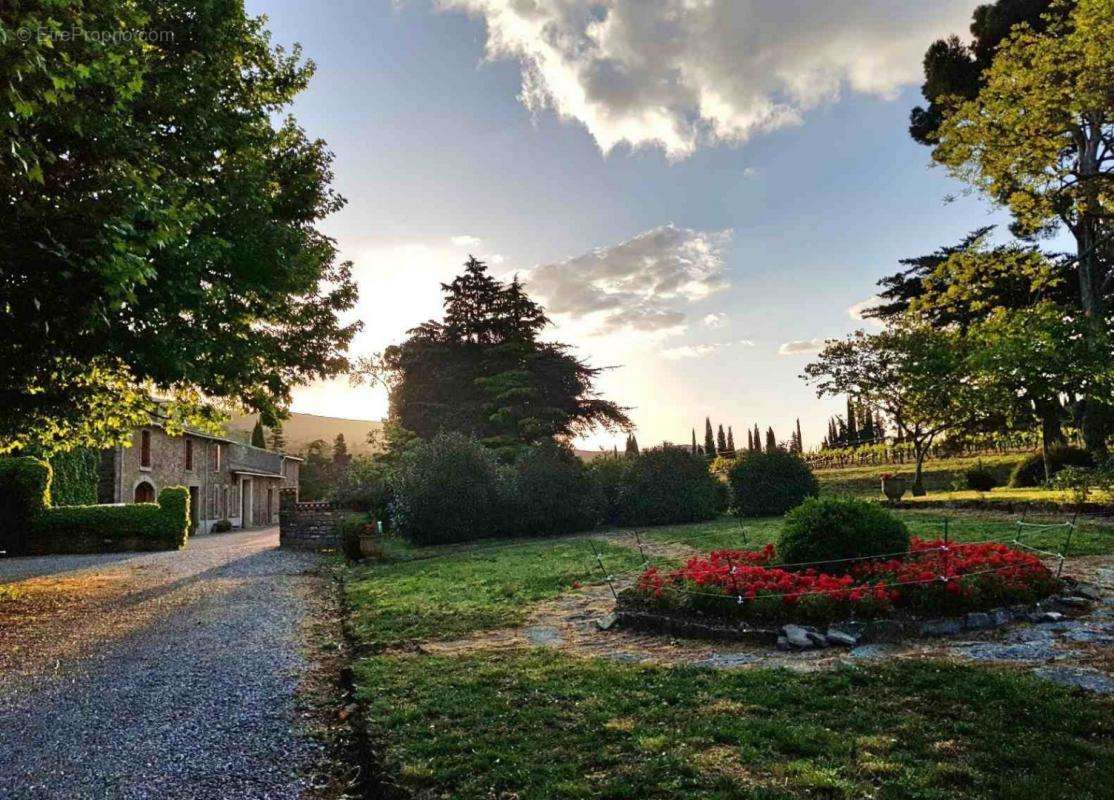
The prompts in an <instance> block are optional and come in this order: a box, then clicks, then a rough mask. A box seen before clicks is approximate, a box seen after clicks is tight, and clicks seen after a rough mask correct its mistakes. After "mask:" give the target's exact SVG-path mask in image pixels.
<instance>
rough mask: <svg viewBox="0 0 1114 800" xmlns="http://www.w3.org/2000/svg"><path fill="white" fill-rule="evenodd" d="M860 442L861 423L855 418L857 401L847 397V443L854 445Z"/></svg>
mask: <svg viewBox="0 0 1114 800" xmlns="http://www.w3.org/2000/svg"><path fill="white" fill-rule="evenodd" d="M858 443H859V424H858V421H857V420H856V419H855V401H854V400H852V399H851V396H850V395H848V397H847V444H848V445H850V446H851V447H854V446H855V445H857V444H858Z"/></svg>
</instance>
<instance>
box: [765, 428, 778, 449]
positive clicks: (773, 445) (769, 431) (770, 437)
mask: <svg viewBox="0 0 1114 800" xmlns="http://www.w3.org/2000/svg"><path fill="white" fill-rule="evenodd" d="M766 452H767V453H776V452H777V436H775V435H774V429H773V428H772V427H771V428H766Z"/></svg>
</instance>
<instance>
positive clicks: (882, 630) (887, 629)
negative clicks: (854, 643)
mask: <svg viewBox="0 0 1114 800" xmlns="http://www.w3.org/2000/svg"><path fill="white" fill-rule="evenodd" d="M904 635H905V626H903V625H902V624H901V623H900V622H898V621H897V620H895V619H877V620H874V621H872V622H870V623H868V624H867V625H866V626H865V627H864V628H863V631H862V638H863V639H866V640H868V641H875V642H892V641H896V640H899V639H901V638H902V637H903V636H904Z"/></svg>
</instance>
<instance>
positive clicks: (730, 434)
mask: <svg viewBox="0 0 1114 800" xmlns="http://www.w3.org/2000/svg"><path fill="white" fill-rule="evenodd" d="M727 454H728V455H729V456H733V455H735V432H734V431H732V430H731V426H730V425H728V426H727Z"/></svg>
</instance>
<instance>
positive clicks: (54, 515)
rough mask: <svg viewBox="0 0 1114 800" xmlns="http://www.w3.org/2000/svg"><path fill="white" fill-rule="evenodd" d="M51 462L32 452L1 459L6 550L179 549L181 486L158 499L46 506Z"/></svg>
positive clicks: (183, 505)
mask: <svg viewBox="0 0 1114 800" xmlns="http://www.w3.org/2000/svg"><path fill="white" fill-rule="evenodd" d="M51 479H52V472H51V468H50V465H49V464H47V463H46V462H45V461H40V460H39V459H37V458H30V457H23V458H2V459H0V549H3V550H5V551H7V552H9V553H36V554H41V553H89V552H107V551H114V550H166V549H178V548H181V547H184V546H185V544H186V537H187V535H188V533H189V518H190V495H189V490H188V489H186V488H185V487H184V486H173V487H169V488H166V489H163V490H162V491H161V492H159V502H158V503H157V504H156V503H136V504H134V505H125V506H98V505H85V506H59V507H51V503H50V500H51V492H50V489H51Z"/></svg>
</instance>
